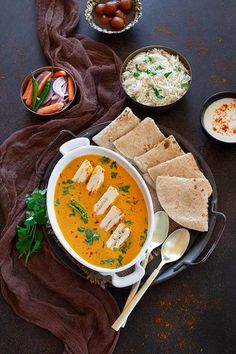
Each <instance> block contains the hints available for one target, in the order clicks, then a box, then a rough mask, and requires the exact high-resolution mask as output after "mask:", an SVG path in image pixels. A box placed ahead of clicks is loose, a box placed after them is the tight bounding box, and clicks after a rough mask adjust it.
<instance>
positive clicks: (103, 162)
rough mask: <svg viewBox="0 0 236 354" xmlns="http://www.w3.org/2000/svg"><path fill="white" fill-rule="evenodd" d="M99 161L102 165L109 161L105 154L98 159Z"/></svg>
mask: <svg viewBox="0 0 236 354" xmlns="http://www.w3.org/2000/svg"><path fill="white" fill-rule="evenodd" d="M99 161H100V162H101V163H102V164H103V165H106V164H107V163H109V162H110V159H109V157H106V156H103V157H101V158H100V159H99Z"/></svg>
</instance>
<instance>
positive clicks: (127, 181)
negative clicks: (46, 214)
mask: <svg viewBox="0 0 236 354" xmlns="http://www.w3.org/2000/svg"><path fill="white" fill-rule="evenodd" d="M84 160H88V161H89V162H90V163H91V165H92V166H93V167H95V166H97V165H100V166H102V167H103V168H104V169H105V179H104V183H103V184H102V186H101V187H100V188H99V189H98V190H97V191H96V192H92V193H91V192H88V191H87V189H86V184H87V182H85V183H77V182H74V181H73V180H72V179H73V176H74V175H75V173H76V171H77V170H78V168H79V167H80V166H81V164H82V163H83V161H84ZM109 186H113V187H115V188H117V190H118V192H119V196H118V197H117V198H116V200H115V201H114V203H113V205H115V206H116V207H118V208H119V209H121V211H122V213H123V214H124V217H123V218H122V220H121V221H120V222H122V223H124V224H125V225H126V226H127V227H129V228H130V230H131V233H130V235H129V237H128V238H127V239H126V240H125V241H124V242H123V243H122V244H121V245H120V247H119V248H118V249H110V248H108V247H107V246H106V241H107V240H108V239H109V237H110V235H111V234H112V232H113V231H114V230H115V229H116V227H117V225H115V226H114V227H113V228H112V229H111V230H109V231H105V230H104V229H102V228H100V226H99V225H100V222H101V221H102V219H103V218H104V216H105V215H106V214H107V212H108V211H109V209H110V208H111V206H110V207H109V209H108V210H107V211H106V212H105V213H104V214H103V215H99V216H98V215H96V213H95V212H94V210H93V208H94V205H95V203H96V202H97V201H98V200H99V199H100V198H101V196H102V195H103V194H104V193H105V192H106V190H107V188H108V187H109ZM71 199H73V200H76V201H77V202H78V203H80V205H82V206H83V208H84V210H85V211H86V213H87V216H88V220H87V222H86V223H85V221H84V220H83V218H82V217H81V215H80V214H78V213H76V212H75V211H74V210H73V209H72V208H71V204H70V201H71ZM54 205H55V213H56V217H57V222H58V224H59V227H60V229H61V231H62V233H63V235H64V237H65V239H66V240H67V242H68V243H69V244H70V246H71V247H72V248H73V250H74V251H75V252H76V253H77V254H78V255H79V256H80V257H82V258H83V259H84V260H86V261H87V262H89V263H91V264H93V265H95V266H99V267H105V268H119V267H121V266H124V265H126V264H128V263H129V262H131V261H132V260H133V259H134V258H135V257H136V256H137V254H138V253H139V252H140V250H141V248H142V246H143V244H144V242H145V239H146V236H147V226H148V224H147V209H146V205H145V201H144V199H143V196H142V193H141V191H140V189H139V187H138V185H137V183H136V182H135V180H134V179H133V178H132V177H131V176H130V175H129V173H128V172H127V171H126V170H125V169H124V168H123V167H122V166H120V165H119V164H118V163H117V162H116V161H113V160H111V159H109V158H107V157H105V156H100V155H86V156H81V157H78V158H76V159H75V160H73V161H72V162H70V163H69V164H68V165H67V166H66V167H65V169H64V170H63V171H62V173H61V174H60V176H59V178H58V180H57V184H56V188H55V194H54Z"/></svg>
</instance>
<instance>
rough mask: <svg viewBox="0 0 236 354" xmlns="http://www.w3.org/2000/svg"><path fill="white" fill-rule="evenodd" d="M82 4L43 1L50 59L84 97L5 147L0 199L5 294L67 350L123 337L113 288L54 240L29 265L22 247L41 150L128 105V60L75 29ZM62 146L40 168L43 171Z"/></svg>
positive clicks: (0, 151) (100, 347) (99, 349)
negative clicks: (61, 256) (83, 274)
mask: <svg viewBox="0 0 236 354" xmlns="http://www.w3.org/2000/svg"><path fill="white" fill-rule="evenodd" d="M77 5H78V4H77V3H76V1H73V0H70V1H69V0H38V1H37V25H38V33H39V40H40V43H41V46H42V49H43V51H44V53H45V55H46V58H47V60H48V62H49V63H50V64H53V65H58V66H63V67H65V68H67V69H68V70H69V71H71V72H72V73H73V75H74V77H75V79H76V82H77V84H78V87H79V90H80V99H79V100H78V103H77V104H76V105H74V106H73V108H71V109H70V110H68V111H66V112H64V113H62V114H61V115H59V116H58V118H57V119H53V120H51V121H48V122H46V123H44V124H41V125H34V126H30V127H27V128H25V129H22V130H20V131H18V132H16V133H14V134H13V135H12V136H10V137H9V138H8V139H7V140H6V141H5V142H4V143H3V144H2V145H1V146H0V199H1V212H2V214H3V218H4V229H3V231H2V233H1V238H0V280H1V290H2V294H3V297H4V298H5V300H6V301H7V302H8V304H10V305H11V307H12V308H13V309H14V311H15V312H16V313H17V314H18V315H19V316H20V317H22V318H24V319H25V320H27V321H29V322H32V323H34V324H36V325H38V326H40V327H43V328H46V329H48V330H49V331H51V332H52V333H53V334H54V335H55V336H56V337H58V338H59V339H61V340H62V341H63V342H64V345H65V353H76V354H80V353H81V354H86V353H90V354H93V353H94V354H108V353H112V352H113V350H114V347H115V345H116V342H117V339H118V336H117V334H116V333H115V331H113V330H112V329H111V324H112V323H113V322H114V320H115V319H116V317H117V316H118V314H119V309H118V306H117V304H116V302H115V300H114V299H113V297H112V296H111V295H110V293H109V292H108V291H107V290H105V289H103V288H101V287H99V286H95V285H92V284H90V283H89V282H88V281H87V280H85V279H83V278H80V277H79V276H78V275H76V274H74V273H73V272H72V271H70V270H68V269H67V268H65V266H63V265H62V264H61V263H60V261H59V260H57V259H56V258H55V257H54V256H53V255H52V253H51V250H50V248H49V245H48V243H47V242H46V240H44V241H43V245H42V249H41V250H40V251H39V252H38V253H36V254H34V255H32V257H31V258H30V260H29V262H28V266H27V267H26V266H25V264H24V261H22V260H19V259H18V255H17V253H16V250H15V243H16V226H17V225H20V224H21V223H22V221H23V219H24V216H25V196H26V194H27V193H31V192H32V191H33V190H34V189H35V187H37V186H38V185H39V180H38V179H37V177H36V176H35V172H34V167H35V161H36V159H37V156H39V155H40V153H41V152H42V151H43V150H44V149H45V147H46V146H47V145H48V144H49V143H50V142H51V141H52V139H54V138H55V136H56V135H57V134H58V133H59V132H60V130H61V129H70V130H73V132H75V133H79V132H81V131H82V130H84V129H86V128H87V127H89V126H90V125H92V124H94V123H95V122H102V121H106V120H110V119H114V118H115V117H116V116H117V115H118V114H119V113H120V110H121V108H122V106H123V103H124V94H123V92H122V89H121V87H120V84H119V69H120V65H121V62H120V60H119V58H118V57H117V56H116V54H115V53H114V52H113V51H112V49H110V48H109V47H107V46H105V45H104V44H101V43H98V42H96V41H93V40H92V39H89V38H87V37H85V36H83V35H74V34H73V31H74V30H75V27H76V25H77V23H78V16H79V13H78V6H77ZM57 150H58V146H56V147H54V148H53V149H52V151H51V153H50V154H49V155H47V156H46V157H45V158H44V159H43V161H42V163H41V166H40V169H41V171H42V172H44V169H45V168H46V166H47V165H48V163H49V162H50V160H51V158H52V156H53V155H55V153H56V151H57Z"/></svg>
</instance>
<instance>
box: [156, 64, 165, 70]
mask: <svg viewBox="0 0 236 354" xmlns="http://www.w3.org/2000/svg"><path fill="white" fill-rule="evenodd" d="M155 69H156V70H163V69H164V68H163V66H161V65H158V66H156V67H155Z"/></svg>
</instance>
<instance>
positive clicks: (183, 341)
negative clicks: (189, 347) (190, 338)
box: [177, 339, 186, 350]
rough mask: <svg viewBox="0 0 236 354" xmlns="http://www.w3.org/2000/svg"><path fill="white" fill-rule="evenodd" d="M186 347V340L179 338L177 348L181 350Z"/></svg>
mask: <svg viewBox="0 0 236 354" xmlns="http://www.w3.org/2000/svg"><path fill="white" fill-rule="evenodd" d="M185 347H186V342H185V340H184V339H181V340H179V341H178V343H177V348H178V349H181V350H183V349H184V348H185Z"/></svg>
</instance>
